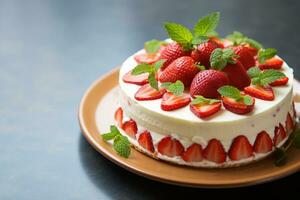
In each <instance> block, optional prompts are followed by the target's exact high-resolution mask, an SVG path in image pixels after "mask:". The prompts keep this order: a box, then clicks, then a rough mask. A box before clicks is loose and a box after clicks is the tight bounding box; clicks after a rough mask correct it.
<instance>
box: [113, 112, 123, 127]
mask: <svg viewBox="0 0 300 200" xmlns="http://www.w3.org/2000/svg"><path fill="white" fill-rule="evenodd" d="M114 118H115V121H116V122H117V125H118V126H119V127H121V126H122V122H123V109H122V108H121V107H119V108H118V109H117V110H116V112H115V116H114Z"/></svg>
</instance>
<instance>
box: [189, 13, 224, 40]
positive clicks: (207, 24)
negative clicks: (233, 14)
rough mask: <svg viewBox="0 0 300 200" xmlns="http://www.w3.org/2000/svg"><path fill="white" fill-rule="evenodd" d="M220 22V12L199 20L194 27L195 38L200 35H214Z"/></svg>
mask: <svg viewBox="0 0 300 200" xmlns="http://www.w3.org/2000/svg"><path fill="white" fill-rule="evenodd" d="M219 21H220V13H219V12H213V13H211V14H209V15H206V16H205V17H203V18H201V19H199V20H198V22H197V23H196V25H195V27H194V34H195V36H199V35H202V36H207V34H208V33H212V32H213V31H214V30H215V29H216V27H217V26H218V23H219Z"/></svg>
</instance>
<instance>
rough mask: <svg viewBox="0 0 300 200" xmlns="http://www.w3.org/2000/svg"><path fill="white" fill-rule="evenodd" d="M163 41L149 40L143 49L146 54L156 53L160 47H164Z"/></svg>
mask: <svg viewBox="0 0 300 200" xmlns="http://www.w3.org/2000/svg"><path fill="white" fill-rule="evenodd" d="M166 44H167V43H166V42H165V41H160V40H150V41H147V42H145V44H144V49H145V50H146V52H147V53H156V52H158V50H159V49H160V47H161V45H166Z"/></svg>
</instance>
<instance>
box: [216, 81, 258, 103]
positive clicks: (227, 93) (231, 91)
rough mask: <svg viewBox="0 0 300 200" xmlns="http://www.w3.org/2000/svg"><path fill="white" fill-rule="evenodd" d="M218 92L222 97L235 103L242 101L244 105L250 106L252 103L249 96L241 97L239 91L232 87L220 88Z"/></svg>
mask: <svg viewBox="0 0 300 200" xmlns="http://www.w3.org/2000/svg"><path fill="white" fill-rule="evenodd" d="M218 92H219V93H220V94H221V95H222V96H224V97H229V98H232V99H234V100H236V101H243V103H244V104H246V105H252V103H253V100H252V98H251V97H250V96H249V95H242V94H241V92H240V90H239V89H237V88H236V87H233V86H229V85H225V86H222V87H220V88H219V89H218Z"/></svg>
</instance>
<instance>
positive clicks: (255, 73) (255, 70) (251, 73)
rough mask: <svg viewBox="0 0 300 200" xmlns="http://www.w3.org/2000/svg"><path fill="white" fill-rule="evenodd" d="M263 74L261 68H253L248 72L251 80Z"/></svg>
mask: <svg viewBox="0 0 300 200" xmlns="http://www.w3.org/2000/svg"><path fill="white" fill-rule="evenodd" d="M260 73H261V70H260V69H259V67H251V68H249V69H248V70H247V74H248V75H249V77H250V78H254V77H257V76H259V75H260Z"/></svg>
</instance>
